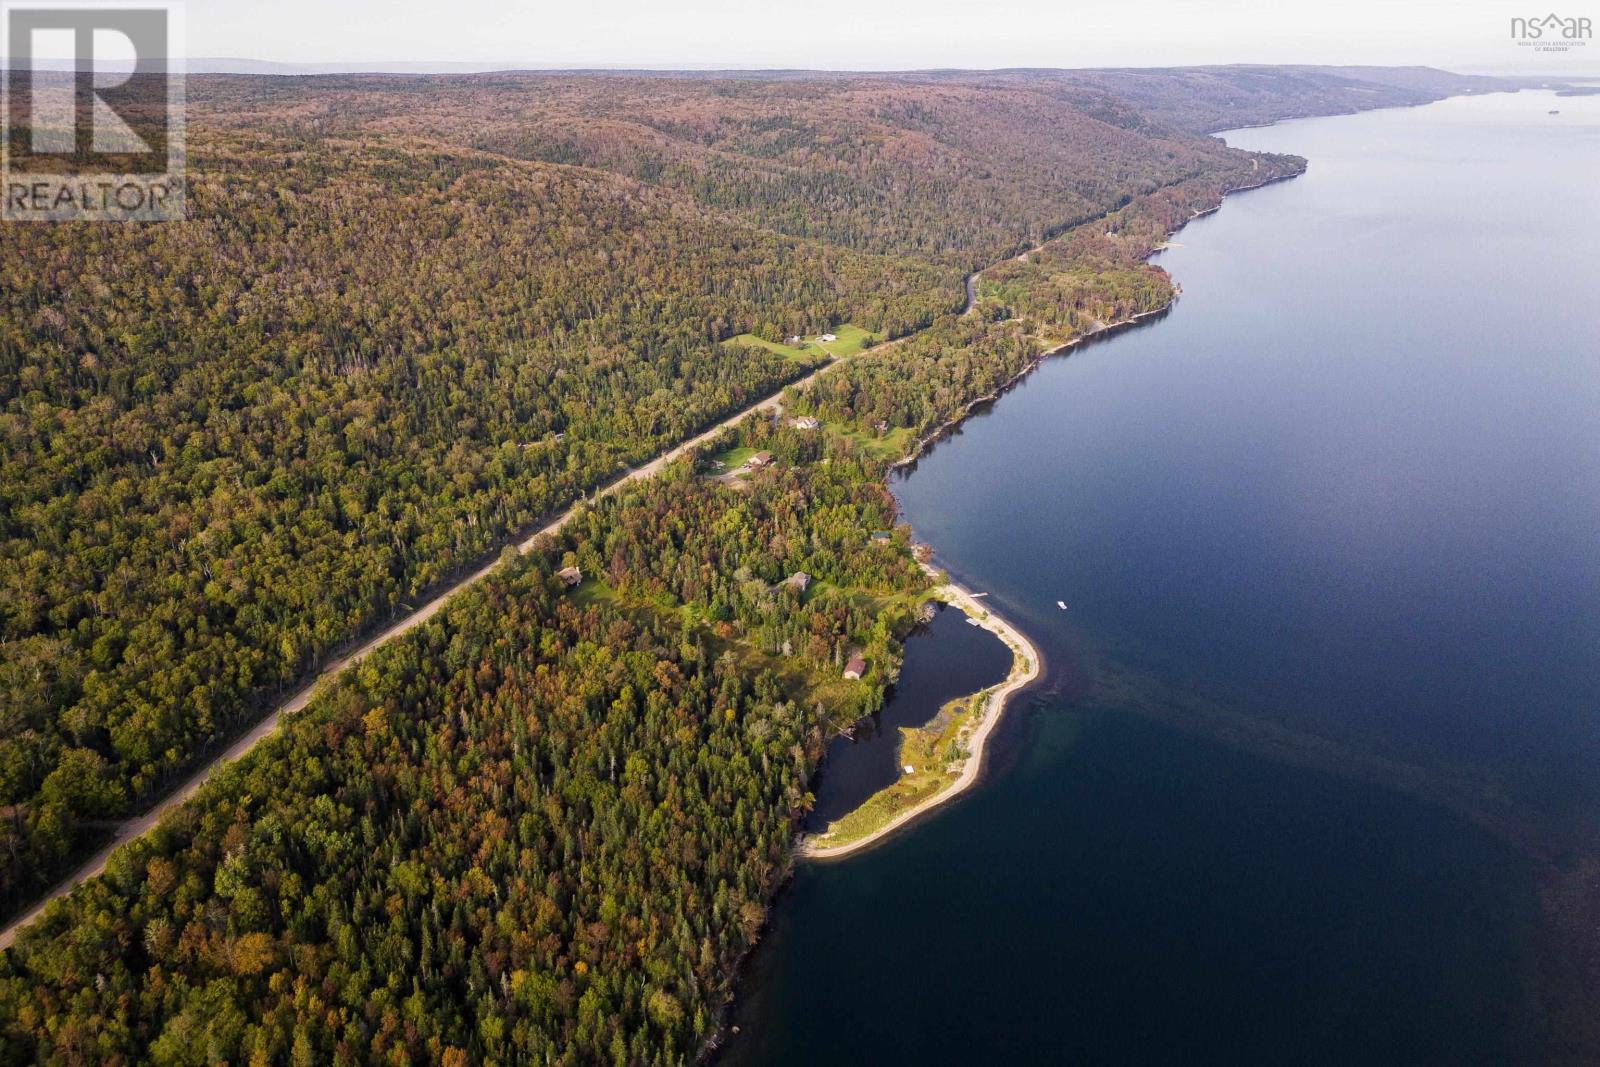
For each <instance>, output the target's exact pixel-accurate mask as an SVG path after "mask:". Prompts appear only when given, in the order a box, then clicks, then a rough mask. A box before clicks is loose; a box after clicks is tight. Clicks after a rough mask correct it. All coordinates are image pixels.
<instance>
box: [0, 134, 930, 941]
mask: <svg viewBox="0 0 1600 1067" xmlns="http://www.w3.org/2000/svg"><path fill="white" fill-rule="evenodd" d="M196 140H197V141H199V145H198V146H197V156H198V159H197V170H198V175H197V180H196V182H195V185H194V192H193V197H192V198H193V203H194V214H195V218H194V220H193V221H192V222H189V223H187V224H185V225H181V226H156V227H84V228H78V227H11V228H9V229H8V232H7V235H6V236H7V240H6V242H5V244H4V247H3V249H0V274H3V276H4V285H3V286H0V308H3V311H0V590H3V595H0V648H3V651H4V656H3V659H0V808H4V810H5V811H6V814H7V817H6V818H5V819H4V820H0V845H3V847H0V856H4V857H5V858H4V864H3V870H0V888H3V890H4V893H3V897H4V899H5V900H6V901H7V902H8V903H9V904H11V905H13V906H14V905H15V904H16V903H19V902H20V901H21V900H22V899H23V898H25V897H26V895H27V894H28V893H30V892H32V891H36V890H38V889H42V888H43V887H44V886H45V885H47V884H49V881H50V880H51V878H52V876H53V875H54V874H55V873H56V871H57V870H58V869H59V864H60V862H61V861H62V860H64V859H65V858H68V857H70V855H71V854H72V852H73V851H74V849H75V847H76V846H77V845H78V844H79V842H80V840H81V839H82V837H83V836H84V835H83V834H82V832H81V827H82V825H83V823H84V822H85V821H86V820H99V819H105V818H108V817H112V816H115V815H118V814H120V813H121V812H123V811H125V810H127V808H128V806H129V805H130V804H132V803H135V802H137V801H138V800H140V799H141V798H142V797H143V796H145V795H147V794H148V793H149V792H150V791H151V790H152V789H155V788H158V787H159V786H160V785H161V784H162V782H163V780H164V779H165V778H167V777H168V776H170V775H171V774H172V773H173V772H175V771H177V770H178V769H180V768H182V767H184V766H185V765H187V764H188V762H189V761H190V759H191V758H192V757H193V755H194V754H195V752H196V751H197V750H199V749H201V748H203V747H204V746H206V745H207V744H209V743H210V742H212V741H213V740H215V739H216V738H218V737H220V736H223V735H224V734H226V733H227V732H228V731H229V730H231V729H233V728H234V727H235V726H236V724H237V723H239V722H240V721H241V720H242V719H243V718H244V717H245V716H246V715H248V714H249V713H250V711H251V709H252V708H253V707H255V706H257V705H258V703H259V701H260V700H261V699H265V698H267V697H270V696H271V694H272V693H274V692H277V691H279V690H281V689H282V688H283V687H285V686H288V685H290V684H292V683H293V682H295V681H296V680H297V679H298V678H300V677H301V676H302V675H303V674H304V673H305V672H306V671H307V669H308V668H310V667H311V666H312V665H313V664H314V663H316V662H317V661H318V660H319V659H321V658H322V657H324V656H325V655H326V654H327V653H328V652H329V651H330V650H332V649H334V648H337V647H338V646H339V645H341V644H342V643H344V642H346V641H348V640H349V639H350V638H351V637H352V636H353V635H355V634H356V633H358V632H360V631H361V630H362V629H364V628H365V627H367V626H369V625H371V624H373V623H374V622H375V621H379V620H382V619H384V618H387V617H389V616H390V615H392V614H393V613H394V612H395V611H396V610H398V609H400V608H401V607H403V606H404V605H406V604H407V603H410V602H412V601H413V599H414V598H415V597H417V596H418V595H419V594H420V593H421V592H423V591H424V590H426V589H427V588H428V587H429V586H430V585H433V584H434V583H436V582H438V581H439V580H441V579H443V578H445V577H447V576H449V575H450V574H451V573H452V572H454V571H456V570H459V569H460V568H462V567H463V566H464V565H465V564H467V563H470V562H474V561H476V560H477V559H479V558H480V557H482V556H483V555H484V554H485V553H488V552H492V551H494V550H496V549H497V548H498V547H499V546H500V545H501V544H503V543H504V541H505V540H506V539H507V538H508V537H509V536H510V535H511V534H512V533H513V532H515V531H517V530H519V529H522V528H525V527H527V526H529V525H531V524H532V523H533V522H534V520H536V519H537V518H539V517H540V516H542V515H545V514H547V513H549V512H551V511H552V510H554V509H555V508H557V507H558V506H562V505H565V504H567V503H569V502H570V501H571V500H573V499H574V498H576V497H577V496H578V495H580V494H581V493H583V492H584V491H585V490H586V489H589V488H591V487H593V486H595V485H597V484H600V483H602V482H604V481H605V480H607V479H608V478H610V477H611V476H612V475H614V474H615V473H616V472H618V471H619V470H621V469H623V468H624V467H625V466H627V465H628V464H633V463H638V462H640V461H641V460H644V459H646V458H648V457H650V456H652V455H654V454H655V453H657V452H659V451H660V450H662V449H663V448H664V447H666V446H667V445H669V444H671V443H673V442H675V441H677V440H680V439H682V438H683V437H685V436H687V435H688V434H689V433H690V432H691V431H694V430H696V429H698V428H700V427H702V426H704V425H706V424H707V423H709V422H711V421H713V420H714V419H715V418H716V417H719V416H722V415H725V414H727V413H729V412H731V411H734V410H737V409H739V408H740V407H742V406H744V405H746V404H748V403H749V402H750V401H752V400H753V399H754V398H756V397H758V396H760V395H762V394H764V393H768V392H771V391H772V390H773V389H775V388H776V387H777V386H778V385H780V384H782V382H784V381H786V380H788V379H790V378H792V377H794V376H796V375H797V374H799V373H801V372H802V371H803V370H804V369H805V364H804V363H799V362H795V361H792V360H785V359H781V358H778V357H776V356H773V355H771V354H769V353H766V352H763V351H761V350H758V349H739V350H734V349H732V348H729V347H727V346H725V345H723V344H721V343H720V342H721V341H723V340H724V339H725V338H727V337H730V336H732V335H735V334H738V333H741V332H745V331H757V332H761V333H764V334H766V335H768V336H773V337H778V336H783V335H784V333H785V332H794V331H799V330H802V329H806V328H808V327H814V326H818V325H821V326H826V325H828V324H832V323H837V322H844V321H853V322H856V323H858V324H860V325H862V326H864V327H866V328H869V329H872V330H877V331H882V332H884V333H888V334H894V333H899V332H903V331H904V330H906V329H908V328H910V327H912V326H915V325H918V324H919V323H922V322H925V321H927V319H928V318H930V317H931V315H932V314H933V313H934V312H935V311H936V310H939V309H940V308H942V307H948V306H950V305H952V304H954V303H955V302H956V301H957V300H958V299H959V296H958V292H959V279H958V276H957V275H956V274H955V273H954V272H952V271H949V270H940V269H937V268H935V267H933V266H930V265H927V264H920V263H916V262H911V261H907V260H904V259H894V258H887V257H882V256H874V255H870V254H864V253H858V252H854V251H850V250H843V249H833V248H828V247H826V246H823V245H820V244H817V243H815V242H797V241H793V240H790V239H787V238H784V237H782V236H780V235H776V234H773V233H770V232H764V231H759V230H756V229H753V228H751V227H748V226H745V225H743V224H741V223H739V222H737V221H736V220H730V219H727V218H718V217H713V216H710V215H708V214H707V213H705V212H703V211H701V210H699V209H697V208H696V207H695V206H694V205H693V204H691V203H689V202H687V201H685V200H684V199H683V198H682V197H681V196H676V195H674V194H672V193H669V192H662V191H656V190H652V189H649V188H644V187H640V186H638V185H637V184H636V183H633V182H629V181H625V180H622V179H618V178H615V177H612V176H610V175H605V174H601V173H597V172H593V171H583V170H579V169H576V168H570V167H554V166H549V165H545V164H537V163H527V162H522V161H513V160H506V159H502V158H498V157H492V156H487V155H485V154H483V153H480V152H476V151H473V150H470V149H453V148H439V147H435V146H431V145H428V144H426V143H420V142H416V141H413V140H410V139H406V138H398V139H395V140H393V141H382V142H378V143H367V144H362V145H355V144H305V143H299V142H290V141H283V140H276V139H271V138H266V137H255V136H253V137H245V136H236V135H231V134H224V135H215V136H211V137H209V138H207V137H197V138H196ZM817 356H818V358H820V356H821V354H820V353H818V354H817ZM5 910H8V911H9V910H10V909H9V908H7V909H5Z"/></svg>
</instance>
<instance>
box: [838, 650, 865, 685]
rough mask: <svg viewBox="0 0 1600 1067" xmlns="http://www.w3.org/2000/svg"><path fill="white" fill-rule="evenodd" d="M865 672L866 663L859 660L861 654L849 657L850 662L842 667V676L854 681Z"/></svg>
mask: <svg viewBox="0 0 1600 1067" xmlns="http://www.w3.org/2000/svg"><path fill="white" fill-rule="evenodd" d="M866 672H867V661H866V660H864V659H862V658H861V653H859V652H855V653H852V654H851V656H850V662H849V663H846V664H845V665H844V676H845V677H846V678H847V679H849V680H851V681H855V680H856V679H857V678H860V677H861V676H862V675H863V674H865V673H866Z"/></svg>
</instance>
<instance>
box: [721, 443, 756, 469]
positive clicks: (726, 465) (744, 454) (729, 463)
mask: <svg viewBox="0 0 1600 1067" xmlns="http://www.w3.org/2000/svg"><path fill="white" fill-rule="evenodd" d="M755 454H756V450H755V449H753V448H747V447H745V446H743V445H740V446H739V447H738V448H729V449H725V450H724V451H721V452H718V453H717V454H716V455H714V456H712V457H711V469H712V473H714V474H727V473H728V472H729V471H736V470H738V469H739V468H740V467H742V466H744V465H745V462H746V461H747V460H748V459H749V458H750V457H751V456H753V455H755ZM718 463H721V464H722V466H720V467H718V466H717V464H718Z"/></svg>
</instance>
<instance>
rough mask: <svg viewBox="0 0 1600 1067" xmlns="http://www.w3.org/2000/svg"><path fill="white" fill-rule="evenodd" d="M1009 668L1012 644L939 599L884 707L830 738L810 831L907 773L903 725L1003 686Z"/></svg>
mask: <svg viewBox="0 0 1600 1067" xmlns="http://www.w3.org/2000/svg"><path fill="white" fill-rule="evenodd" d="M1010 671H1011V649H1009V648H1007V647H1006V644H1005V642H1003V641H1001V640H1000V639H999V638H998V637H996V636H995V635H994V634H992V633H990V632H989V631H988V630H985V629H983V628H982V627H978V626H969V625H968V624H967V616H966V613H965V612H962V611H961V610H960V609H958V608H952V607H948V606H946V605H944V604H938V605H937V606H936V607H935V612H934V616H933V618H932V619H930V620H929V621H928V622H927V623H925V624H923V625H921V626H919V627H917V629H916V630H915V631H914V632H913V633H912V634H911V636H910V637H908V638H907V639H906V647H905V661H904V663H903V664H902V665H901V669H900V681H899V683H898V684H897V685H895V687H894V689H893V690H891V691H890V693H889V699H888V700H886V701H884V704H883V707H882V708H880V709H878V712H877V713H876V714H874V715H872V716H870V717H868V718H866V719H863V720H862V721H861V722H860V723H857V724H856V729H855V731H854V732H853V734H840V735H839V736H837V737H835V738H834V739H833V740H832V741H830V742H829V743H828V751H827V753H826V755H825V756H824V758H823V761H822V772H821V774H820V775H818V780H817V781H816V782H815V783H813V785H812V791H813V792H814V793H815V794H816V804H815V805H814V806H813V807H812V809H811V815H810V817H809V818H808V819H807V820H806V828H807V829H808V830H812V831H817V830H825V829H827V827H828V824H829V823H831V822H832V821H833V820H835V819H837V818H839V817H840V816H842V815H848V814H849V813H850V812H852V811H854V810H855V809H856V808H858V807H860V806H861V803H862V802H863V801H865V800H866V799H867V798H868V797H870V796H872V795H873V794H874V793H876V792H878V791H879V790H880V789H883V788H885V787H886V786H888V785H891V784H892V783H893V782H894V781H895V779H896V778H898V777H899V776H900V761H899V759H897V758H896V757H897V756H898V755H899V748H900V729H901V727H916V726H922V725H924V724H925V723H927V722H929V721H930V720H931V719H932V718H933V717H934V716H935V715H937V714H938V713H939V709H940V708H942V707H944V706H945V705H946V704H948V703H949V702H950V701H952V700H954V699H956V698H957V697H962V696H967V695H970V694H972V693H977V692H980V691H982V690H984V689H987V688H989V687H990V686H991V685H998V684H999V683H1001V682H1003V681H1005V680H1006V675H1007V674H1009V673H1010Z"/></svg>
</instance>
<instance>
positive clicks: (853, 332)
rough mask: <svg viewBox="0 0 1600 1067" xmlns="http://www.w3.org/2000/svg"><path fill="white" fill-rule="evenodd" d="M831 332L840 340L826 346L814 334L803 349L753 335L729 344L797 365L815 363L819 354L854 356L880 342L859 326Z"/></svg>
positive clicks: (741, 336) (836, 357) (742, 337)
mask: <svg viewBox="0 0 1600 1067" xmlns="http://www.w3.org/2000/svg"><path fill="white" fill-rule="evenodd" d="M829 332H830V333H832V334H834V335H835V336H836V337H837V338H838V340H836V341H830V342H828V343H827V344H825V345H824V344H819V343H817V341H816V339H815V336H816V335H814V334H813V335H810V336H807V337H806V338H805V343H804V346H803V347H800V348H796V347H794V346H793V345H785V344H779V343H778V342H777V341H768V340H767V339H766V338H764V337H757V336H756V335H755V334H753V333H741V334H740V335H739V336H737V337H735V338H732V339H731V340H730V341H729V344H739V345H750V346H752V347H755V348H765V349H766V350H767V351H768V352H772V353H775V354H777V355H780V356H782V357H783V358H785V359H792V360H794V361H795V362H797V363H814V362H816V360H817V357H818V355H819V353H822V352H826V353H827V354H828V355H830V356H833V357H834V358H835V359H838V358H842V357H844V356H853V355H855V354H856V353H857V352H859V351H861V350H862V349H863V348H866V347H867V345H868V344H870V343H872V342H874V341H877V340H878V337H877V335H875V334H873V333H871V332H869V331H867V330H863V329H862V328H861V327H859V326H853V325H851V324H850V323H848V322H847V323H845V324H844V325H843V326H838V327H835V328H834V329H832V330H830V331H829Z"/></svg>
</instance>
